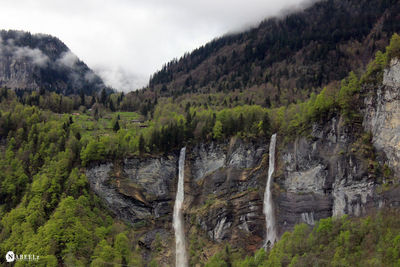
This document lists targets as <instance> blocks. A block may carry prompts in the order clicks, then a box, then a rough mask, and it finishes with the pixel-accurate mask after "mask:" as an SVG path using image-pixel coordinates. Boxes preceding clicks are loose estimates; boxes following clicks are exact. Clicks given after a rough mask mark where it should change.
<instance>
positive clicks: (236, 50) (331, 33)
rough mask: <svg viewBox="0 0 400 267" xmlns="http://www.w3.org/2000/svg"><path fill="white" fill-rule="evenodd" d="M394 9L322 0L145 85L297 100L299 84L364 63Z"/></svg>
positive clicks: (179, 63) (398, 8)
mask: <svg viewBox="0 0 400 267" xmlns="http://www.w3.org/2000/svg"><path fill="white" fill-rule="evenodd" d="M399 14H400V3H399V2H398V1H392V0H388V1H378V0H373V1H367V0H362V1H356V0H348V1H342V0H329V1H321V2H318V3H316V4H314V5H313V6H311V7H309V8H308V9H306V10H304V11H302V12H297V13H294V14H290V15H288V16H285V17H283V18H272V19H269V20H266V21H264V22H263V23H261V24H260V25H259V26H258V27H257V28H254V29H251V30H249V31H246V32H244V33H239V34H234V35H229V36H225V37H221V38H219V39H216V40H214V41H212V42H210V43H208V44H206V45H204V46H202V47H200V48H198V49H196V50H194V51H193V52H192V53H189V54H185V55H184V56H183V57H182V58H181V59H179V60H174V61H172V62H169V63H168V64H166V65H165V66H164V67H163V68H162V70H160V71H159V72H157V73H155V74H154V75H153V76H152V78H151V79H150V83H149V86H150V88H151V89H153V90H155V91H158V92H161V94H162V95H167V96H171V95H175V96H176V95H181V94H183V93H185V92H188V93H189V92H210V91H211V92H215V91H225V92H226V91H232V90H235V89H241V90H245V89H252V90H258V91H261V92H263V93H264V95H268V96H269V97H270V98H271V100H272V102H274V101H275V102H277V104H280V102H281V101H280V100H279V97H280V95H282V94H286V95H289V102H295V100H297V99H298V97H303V98H304V95H303V94H304V90H306V91H307V93H308V94H309V93H310V91H311V90H312V88H320V87H322V86H325V85H327V84H329V83H331V82H333V81H339V80H341V79H343V78H344V77H345V76H346V75H347V73H348V72H349V71H351V70H359V69H360V68H363V66H365V65H366V63H368V61H369V60H370V59H371V58H372V56H373V55H374V54H375V52H376V51H377V50H379V49H380V50H381V49H383V48H384V47H385V46H386V45H387V43H388V39H389V38H390V36H391V35H392V34H393V33H394V32H396V31H399V30H400V23H399V21H400V15H399ZM299 89H301V90H299ZM305 97H307V94H306V96H305ZM256 103H257V100H256ZM258 104H264V103H258Z"/></svg>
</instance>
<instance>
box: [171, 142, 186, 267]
mask: <svg viewBox="0 0 400 267" xmlns="http://www.w3.org/2000/svg"><path fill="white" fill-rule="evenodd" d="M185 155H186V147H184V148H182V149H181V153H180V155H179V177H178V190H177V191H176V198H175V205H174V217H173V225H174V230H175V246H176V248H175V262H176V265H175V266H176V267H186V266H188V260H187V255H186V242H185V230H184V225H183V216H182V203H183V199H184V185H183V180H184V178H185V174H184V168H185Z"/></svg>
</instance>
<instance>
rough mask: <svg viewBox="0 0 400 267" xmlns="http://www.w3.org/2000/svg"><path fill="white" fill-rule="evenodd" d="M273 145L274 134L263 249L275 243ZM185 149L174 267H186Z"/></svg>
mask: <svg viewBox="0 0 400 267" xmlns="http://www.w3.org/2000/svg"><path fill="white" fill-rule="evenodd" d="M275 145H276V134H273V135H272V136H271V142H270V144H269V169H268V180H267V185H266V188H265V193H264V208H263V211H264V214H265V221H266V228H267V231H266V232H267V234H266V238H265V248H268V247H272V245H273V244H274V243H275V241H276V223H275V215H274V209H273V203H272V194H271V184H272V175H273V173H274V169H275ZM185 156H186V147H184V148H182V149H181V153H180V155H179V176H178V189H177V191H176V198H175V205H174V217H173V226H174V230H175V246H176V248H175V251H176V252H175V255H176V256H175V262H176V265H175V266H176V267H186V266H188V259H187V254H186V242H185V230H184V225H183V215H182V204H183V200H184V178H185V175H184V168H185Z"/></svg>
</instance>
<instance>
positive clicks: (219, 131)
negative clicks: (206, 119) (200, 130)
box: [213, 120, 222, 140]
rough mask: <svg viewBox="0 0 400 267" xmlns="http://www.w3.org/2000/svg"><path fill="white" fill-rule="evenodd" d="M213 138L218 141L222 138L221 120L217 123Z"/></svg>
mask: <svg viewBox="0 0 400 267" xmlns="http://www.w3.org/2000/svg"><path fill="white" fill-rule="evenodd" d="M213 138H214V139H217V140H218V139H221V138H222V123H221V121H219V120H217V121H216V122H215V125H214V128H213Z"/></svg>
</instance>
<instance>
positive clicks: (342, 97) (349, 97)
mask: <svg viewBox="0 0 400 267" xmlns="http://www.w3.org/2000/svg"><path fill="white" fill-rule="evenodd" d="M359 91H360V82H359V80H358V78H357V76H356V75H355V74H354V72H350V74H349V76H348V77H347V78H346V79H344V80H343V81H342V84H341V87H340V91H339V94H338V104H339V106H340V108H341V110H342V113H343V115H344V116H345V117H346V118H349V119H351V118H352V117H353V116H354V112H357V110H356V109H355V108H354V107H357V104H356V99H355V98H354V97H353V96H354V95H355V94H356V93H357V92H359Z"/></svg>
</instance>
